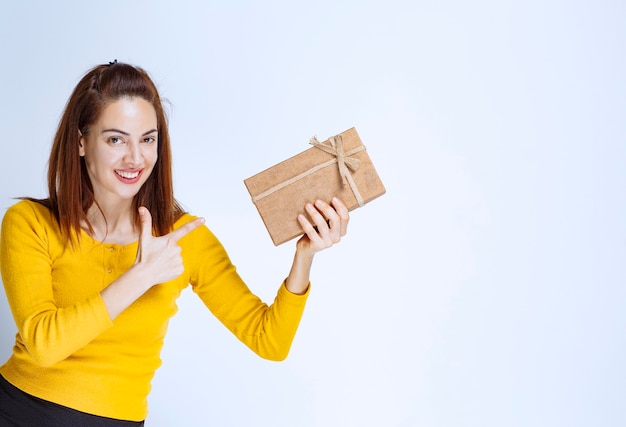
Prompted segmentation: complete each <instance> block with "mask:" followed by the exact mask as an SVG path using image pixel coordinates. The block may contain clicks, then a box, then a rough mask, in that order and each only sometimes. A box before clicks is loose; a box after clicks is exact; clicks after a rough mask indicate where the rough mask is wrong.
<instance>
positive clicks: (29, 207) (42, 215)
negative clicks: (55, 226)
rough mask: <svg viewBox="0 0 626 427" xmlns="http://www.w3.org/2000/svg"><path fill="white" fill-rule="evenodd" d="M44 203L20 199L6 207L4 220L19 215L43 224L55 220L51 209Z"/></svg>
mask: <svg viewBox="0 0 626 427" xmlns="http://www.w3.org/2000/svg"><path fill="white" fill-rule="evenodd" d="M44 203H45V202H38V201H34V200H20V201H19V202H17V203H15V204H13V205H12V206H10V207H9V208H8V209H7V211H6V212H5V214H4V220H5V221H6V220H8V219H11V218H15V217H21V218H24V219H26V220H28V221H35V222H40V223H44V224H45V223H48V224H50V223H53V222H56V221H55V220H54V215H53V214H52V211H51V210H50V209H49V208H48V207H47V206H46V205H45V204H44Z"/></svg>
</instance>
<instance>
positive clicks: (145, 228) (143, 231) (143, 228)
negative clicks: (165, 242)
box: [139, 206, 152, 243]
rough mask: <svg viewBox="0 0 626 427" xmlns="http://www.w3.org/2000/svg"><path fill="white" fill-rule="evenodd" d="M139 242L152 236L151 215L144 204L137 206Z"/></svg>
mask: <svg viewBox="0 0 626 427" xmlns="http://www.w3.org/2000/svg"><path fill="white" fill-rule="evenodd" d="M139 222H140V224H141V225H140V227H139V242H140V243H141V242H145V241H146V240H147V239H149V238H150V237H152V215H150V211H149V210H148V209H147V208H146V207H145V206H140V207H139Z"/></svg>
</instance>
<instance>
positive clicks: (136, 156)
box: [124, 141, 141, 167]
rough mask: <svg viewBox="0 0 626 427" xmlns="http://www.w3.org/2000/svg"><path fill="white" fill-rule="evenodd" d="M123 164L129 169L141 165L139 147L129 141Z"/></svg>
mask: <svg viewBox="0 0 626 427" xmlns="http://www.w3.org/2000/svg"><path fill="white" fill-rule="evenodd" d="M124 162H125V163H126V164H127V165H128V166H131V167H134V166H137V165H138V164H140V163H141V149H140V147H139V143H137V142H135V141H131V142H128V143H127V144H126V155H125V156H124Z"/></svg>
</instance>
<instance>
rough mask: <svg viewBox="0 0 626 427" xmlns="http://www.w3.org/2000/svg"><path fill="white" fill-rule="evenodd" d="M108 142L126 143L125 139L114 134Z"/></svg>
mask: <svg viewBox="0 0 626 427" xmlns="http://www.w3.org/2000/svg"><path fill="white" fill-rule="evenodd" d="M108 142H109V144H111V145H122V144H123V143H124V140H123V139H122V138H120V137H119V136H112V137H110V138H109V140H108Z"/></svg>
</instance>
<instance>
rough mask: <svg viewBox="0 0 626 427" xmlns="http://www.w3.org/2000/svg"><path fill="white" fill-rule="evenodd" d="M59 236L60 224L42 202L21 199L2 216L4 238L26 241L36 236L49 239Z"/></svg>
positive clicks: (4, 239)
mask: <svg viewBox="0 0 626 427" xmlns="http://www.w3.org/2000/svg"><path fill="white" fill-rule="evenodd" d="M53 236H54V240H55V241H57V240H58V238H59V225H58V223H57V221H56V219H55V217H54V215H53V214H52V211H50V209H48V208H47V207H46V206H44V205H43V204H42V203H39V202H36V201H33V200H21V201H19V202H17V203H15V204H14V205H12V206H10V207H9V208H8V209H7V211H6V212H5V213H4V217H3V218H2V240H3V241H4V242H6V241H10V240H13V241H16V240H19V241H24V240H25V239H31V238H35V239H38V240H41V241H42V242H43V241H48V240H49V239H50V238H51V237H53Z"/></svg>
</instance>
